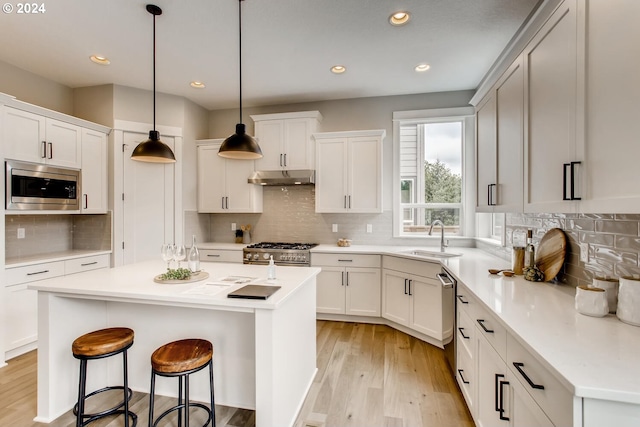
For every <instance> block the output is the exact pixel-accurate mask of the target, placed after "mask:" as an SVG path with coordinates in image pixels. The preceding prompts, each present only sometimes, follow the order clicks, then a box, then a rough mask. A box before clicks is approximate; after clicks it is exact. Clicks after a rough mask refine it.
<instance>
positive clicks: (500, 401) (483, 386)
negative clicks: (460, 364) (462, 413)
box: [476, 334, 512, 427]
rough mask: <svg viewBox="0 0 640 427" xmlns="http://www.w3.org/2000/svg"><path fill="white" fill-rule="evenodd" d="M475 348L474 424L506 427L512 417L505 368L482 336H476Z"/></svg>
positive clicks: (502, 361) (503, 363) (483, 426)
mask: <svg viewBox="0 0 640 427" xmlns="http://www.w3.org/2000/svg"><path fill="white" fill-rule="evenodd" d="M477 346H478V353H477V372H478V379H477V381H478V406H477V412H476V423H477V425H478V426H479V427H496V426H505V427H507V426H509V425H510V424H509V421H510V418H511V417H512V408H511V407H510V402H509V395H510V390H509V382H508V381H507V378H506V376H507V366H506V364H505V362H504V360H503V359H502V358H501V357H500V355H499V354H498V353H497V352H496V350H495V349H494V348H493V346H491V344H489V341H487V340H486V338H485V337H484V336H483V335H482V334H478V338H477Z"/></svg>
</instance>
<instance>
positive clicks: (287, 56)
mask: <svg viewBox="0 0 640 427" xmlns="http://www.w3.org/2000/svg"><path fill="white" fill-rule="evenodd" d="M147 3H148V2H147V1H144V0H81V1H80V0H55V1H49V2H39V3H38V4H44V6H45V9H46V11H45V12H44V13H39V14H29V15H27V14H17V13H16V12H17V10H16V9H15V8H14V10H13V12H12V13H6V12H5V13H2V14H0V40H2V41H3V42H2V43H0V61H4V62H7V63H9V64H12V65H15V66H17V67H19V68H22V69H24V70H27V71H30V72H33V73H35V74H38V75H40V76H43V77H46V78H47V79H50V80H53V81H56V82H58V83H61V84H63V85H66V86H69V87H71V88H77V87H85V86H95V85H102V84H117V85H123V86H130V87H135V88H140V89H148V90H151V89H152V88H153V85H152V78H153V77H152V76H153V74H152V72H153V56H152V52H153V44H152V40H153V16H152V15H151V14H149V13H148V12H147V11H146V9H145V5H146V4H147ZM537 3H538V0H246V1H243V2H242V74H243V102H244V104H243V105H244V106H262V105H274V104H284V103H298V102H307V101H319V100H329V99H343V98H360V97H370V96H387V95H401V94H414V93H428V92H441V91H453V90H466V89H475V88H476V87H477V86H478V84H479V83H480V81H481V80H482V77H483V76H484V75H485V74H486V73H487V71H488V70H489V68H490V67H491V65H492V64H493V62H494V61H495V60H496V58H497V57H498V56H499V54H500V53H501V52H502V50H503V49H504V47H505V46H506V45H507V44H508V42H509V40H510V39H511V38H512V37H513V35H514V34H515V33H516V32H517V31H518V29H519V28H520V26H521V25H522V24H523V22H524V21H525V20H526V19H527V17H528V16H529V15H530V13H531V11H532V10H534V8H535V7H536V5H537ZM154 4H156V5H158V6H160V7H161V8H162V10H163V14H162V15H160V16H158V17H157V18H156V37H157V50H156V55H157V68H156V70H157V76H156V79H157V80H156V81H157V90H158V91H159V92H163V93H169V94H173V95H179V96H184V97H186V98H188V99H190V100H192V101H194V102H195V103H197V104H199V105H201V106H203V107H205V108H207V109H210V110H214V109H225V108H237V106H238V89H239V87H238V82H239V78H238V1H237V0H187V1H184V0H156V1H155V3H154ZM14 5H17V3H14ZM399 10H405V11H408V12H410V13H411V19H410V21H409V23H408V24H406V25H404V26H402V27H394V26H392V25H390V24H389V16H390V15H391V14H392V13H394V12H397V11H399ZM91 55H100V56H105V57H108V58H109V59H110V61H111V64H110V65H108V66H101V65H97V64H94V63H92V62H91V61H89V57H90V56H91ZM420 63H428V64H429V65H430V66H431V68H430V69H429V70H428V71H426V72H422V73H418V72H416V71H414V68H415V66H416V65H418V64H420ZM336 64H341V65H344V66H345V67H346V68H347V71H346V72H345V73H343V74H340V75H336V74H332V73H331V72H330V71H329V69H330V67H331V66H333V65H336ZM193 80H198V81H202V82H204V83H205V84H206V88H204V89H194V88H192V87H190V86H189V83H190V82H191V81H193Z"/></svg>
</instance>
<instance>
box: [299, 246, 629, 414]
mask: <svg viewBox="0 0 640 427" xmlns="http://www.w3.org/2000/svg"><path fill="white" fill-rule="evenodd" d="M413 250H428V251H436V252H437V251H438V250H439V248H437V247H436V248H434V247H420V248H418V247H411V246H366V245H362V246H360V245H354V246H350V247H338V246H334V245H319V246H317V247H315V248H313V249H312V251H311V252H312V253H354V254H380V255H393V256H401V257H406V258H412V259H422V260H424V261H429V262H440V263H441V264H442V265H443V266H444V267H446V268H447V270H449V271H450V272H451V273H452V274H453V276H455V277H456V278H457V279H458V281H459V282H462V283H464V285H465V286H466V287H467V288H469V290H470V291H471V292H472V293H473V294H474V295H475V296H476V297H477V298H478V300H480V301H481V302H482V303H483V304H484V305H485V306H486V307H487V308H488V309H489V310H491V312H493V314H494V315H495V316H496V317H497V318H498V319H499V320H500V321H501V322H502V323H503V324H504V325H505V326H506V328H507V329H508V330H509V331H510V332H511V333H512V334H513V335H514V336H515V337H516V338H517V339H518V340H519V341H521V342H522V343H523V344H525V345H526V346H527V347H529V348H530V349H531V350H533V354H534V356H536V358H537V359H538V360H539V361H540V362H541V363H542V364H543V365H545V366H546V367H547V368H548V369H550V371H551V372H554V373H555V374H556V375H557V377H558V379H559V380H560V381H561V382H562V383H563V384H564V385H565V386H566V387H567V388H568V389H569V390H571V391H572V392H573V393H574V394H575V395H576V396H578V397H582V398H594V399H605V400H614V401H620V402H627V403H632V404H640V385H639V384H640V363H639V360H640V359H639V355H640V327H636V326H632V325H628V324H626V323H623V322H621V321H620V320H618V318H617V317H616V316H615V315H612V314H608V315H606V316H605V317H602V318H597V317H589V316H585V315H582V314H580V313H578V312H577V311H576V310H575V307H574V304H575V303H574V298H575V289H574V288H573V287H571V286H567V285H559V284H554V283H545V282H529V281H526V280H524V278H523V277H522V276H514V277H511V278H509V277H504V276H502V275H492V274H489V272H488V269H489V268H498V269H502V268H509V267H510V265H509V262H508V261H505V260H504V259H501V258H498V257H496V256H494V255H491V254H489V253H487V252H484V251H482V250H480V249H472V248H457V247H449V248H447V252H458V253H462V256H460V257H452V258H442V259H437V258H426V257H421V256H413V255H411V254H410V252H412V251H413ZM312 260H313V256H312Z"/></svg>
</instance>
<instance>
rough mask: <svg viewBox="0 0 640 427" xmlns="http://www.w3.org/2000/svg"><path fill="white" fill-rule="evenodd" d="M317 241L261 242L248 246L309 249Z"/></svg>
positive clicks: (254, 247) (315, 244) (255, 247)
mask: <svg viewBox="0 0 640 427" xmlns="http://www.w3.org/2000/svg"><path fill="white" fill-rule="evenodd" d="M314 246H318V244H317V243H282V242H260V243H254V244H253V245H249V246H247V248H248V249H286V250H303V251H305V250H309V249H311V248H313V247H314Z"/></svg>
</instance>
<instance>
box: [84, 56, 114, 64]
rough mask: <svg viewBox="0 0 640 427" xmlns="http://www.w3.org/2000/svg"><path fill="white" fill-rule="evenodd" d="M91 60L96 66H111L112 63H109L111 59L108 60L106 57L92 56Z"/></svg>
mask: <svg viewBox="0 0 640 427" xmlns="http://www.w3.org/2000/svg"><path fill="white" fill-rule="evenodd" d="M89 59H91V61H92V62H95V63H96V64H100V65H109V64H111V61H109V58H106V57H104V56H99V55H91V57H90V58H89Z"/></svg>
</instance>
